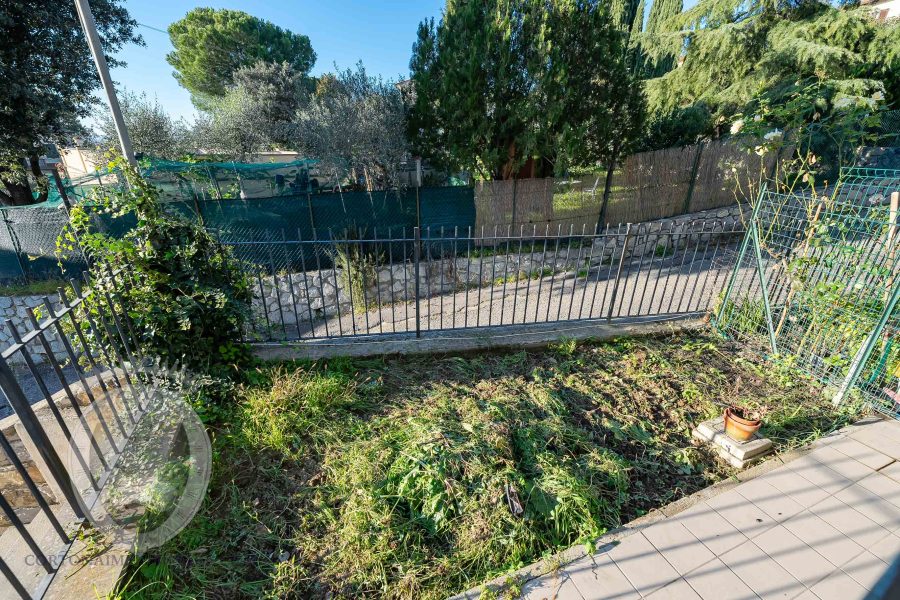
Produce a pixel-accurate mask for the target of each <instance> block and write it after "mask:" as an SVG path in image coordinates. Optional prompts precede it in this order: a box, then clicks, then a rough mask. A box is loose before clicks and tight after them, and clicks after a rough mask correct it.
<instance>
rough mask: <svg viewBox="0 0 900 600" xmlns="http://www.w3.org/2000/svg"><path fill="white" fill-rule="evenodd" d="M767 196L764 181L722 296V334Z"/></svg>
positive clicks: (719, 326) (719, 325)
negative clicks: (736, 284)
mask: <svg viewBox="0 0 900 600" xmlns="http://www.w3.org/2000/svg"><path fill="white" fill-rule="evenodd" d="M765 194H766V182H765V181H764V182H763V184H762V187H761V188H760V190H759V197H758V198H757V199H756V206H754V207H753V212H751V213H750V220H749V221H748V223H747V232H746V233H744V239H743V240H742V241H741V249H740V250H739V251H738V256H737V260H736V261H735V263H734V269H732V271H731V277H729V278H728V286H727V287H726V288H725V295H724V296H722V304H721V305H720V308H719V314H717V315H716V319H715V326H716V329H718V330H719V331H720V332H721V331H722V315H723V314H724V313H725V308H726V307H727V306H728V301H729V300H730V299H731V292H732V291H733V290H734V283H735V281H736V280H737V274H738V271H739V270H740V268H741V263H742V262H743V261H744V256H746V254H747V245H748V244H749V243H750V237H751V234H750V228H752V227H756V221H757V220H758V217H759V210H760V207H761V206H762V199H763V196H764V195H765Z"/></svg>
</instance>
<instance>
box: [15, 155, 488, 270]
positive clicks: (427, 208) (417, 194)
mask: <svg viewBox="0 0 900 600" xmlns="http://www.w3.org/2000/svg"><path fill="white" fill-rule="evenodd" d="M313 166H314V163H312V162H311V161H295V162H292V163H282V164H277V163H272V164H261V165H260V164H238V163H196V164H192V163H174V162H162V161H155V162H152V163H145V164H144V166H143V169H142V171H143V174H144V176H145V177H146V178H147V179H148V180H149V181H151V182H152V183H153V184H154V185H155V186H157V187H158V188H159V189H160V190H161V191H162V196H163V200H164V201H165V206H166V207H167V209H169V210H171V211H173V212H177V213H179V214H182V215H184V216H186V217H189V218H192V219H198V220H202V222H203V224H204V225H205V226H206V227H208V228H209V229H210V230H212V231H214V232H216V234H217V235H218V236H219V237H220V239H222V240H223V241H225V242H226V243H229V244H232V245H233V246H234V247H235V249H236V251H237V252H238V254H239V255H240V256H241V257H242V258H243V259H245V260H248V261H251V262H254V263H257V264H259V265H266V266H271V264H272V261H273V260H274V258H273V256H271V254H272V248H271V244H272V242H280V241H285V242H290V241H295V240H300V239H305V240H310V239H313V237H314V236H315V237H316V238H317V239H322V240H326V239H329V238H332V237H336V238H345V237H351V238H353V239H360V238H363V239H370V238H373V237H378V238H381V239H383V238H385V237H397V236H402V235H404V232H405V235H406V236H409V237H411V236H412V232H413V228H414V227H416V226H417V225H418V226H420V227H421V228H422V229H423V231H425V230H429V229H430V230H432V231H434V232H437V231H439V230H440V229H441V228H444V229H445V230H447V231H448V232H449V231H452V230H453V229H454V228H456V229H458V231H460V232H464V231H467V230H468V228H470V227H473V226H474V225H475V201H474V191H473V189H472V188H470V187H462V186H460V187H443V188H419V189H416V188H410V189H405V190H386V191H373V192H367V191H341V190H338V191H333V192H331V191H329V192H325V191H322V190H323V189H324V188H323V186H313V185H312V184H311V183H310V181H312V180H304V177H306V175H304V174H303V173H306V174H309V173H312V174H313V175H315V170H314V169H312V167H313ZM304 169H306V171H303V170H304ZM301 175H302V176H301ZM118 182H119V178H118V176H117V175H116V174H115V173H98V174H97V175H96V177H92V178H84V179H82V180H78V181H75V182H68V181H67V182H65V185H66V188H67V194H68V195H69V197H70V200H71V201H72V202H79V201H88V202H89V201H90V197H91V194H92V193H94V192H95V191H96V190H97V189H98V187H99V185H100V184H101V183H102V184H103V185H105V186H116V185H119V183H118ZM88 184H91V185H88ZM303 185H305V186H306V189H307V190H312V189H313V187H316V189H317V190H319V191H317V192H313V191H301V188H302V187H303ZM329 189H330V188H329ZM53 191H54V192H55V193H54V194H51V197H50V199H49V200H48V201H47V202H44V203H41V204H36V205H32V206H28V207H21V208H14V209H5V210H3V211H0V212H2V213H3V214H5V215H7V217H6V218H7V220H8V221H9V222H10V225H9V226H7V227H0V279H19V278H24V279H34V278H39V277H47V276H52V275H54V274H58V271H59V269H58V265H57V263H56V258H55V257H54V256H53V249H54V248H55V244H56V238H57V236H58V235H59V232H60V230H61V229H62V227H63V225H64V223H65V212H64V210H63V207H62V206H61V199H60V198H59V194H58V192H57V191H56V190H53ZM254 194H269V195H266V196H264V197H255V196H254ZM13 215H15V216H13ZM131 226H133V223H131V222H130V221H129V220H128V219H115V220H110V219H104V221H103V223H102V227H103V228H104V229H105V230H106V231H107V232H109V233H110V234H112V235H115V236H121V235H123V234H124V233H125V232H126V231H127V230H128V229H129V228H130V227H131ZM307 248H308V249H309V250H310V253H308V254H305V255H302V256H301V255H299V254H296V255H295V257H294V258H293V259H292V260H291V261H290V264H288V265H285V266H284V268H291V269H294V270H300V269H302V268H304V262H305V261H308V265H307V266H310V265H314V264H316V260H317V259H318V260H320V261H326V262H327V261H328V260H329V259H330V257H328V256H324V255H323V256H318V257H317V256H316V255H315V254H314V253H312V248H310V247H307ZM276 258H277V257H276ZM23 265H24V266H23ZM73 268H74V266H73Z"/></svg>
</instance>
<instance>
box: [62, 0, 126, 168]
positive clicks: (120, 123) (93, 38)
mask: <svg viewBox="0 0 900 600" xmlns="http://www.w3.org/2000/svg"><path fill="white" fill-rule="evenodd" d="M75 9H76V10H77V11H78V20H79V21H81V28H82V29H84V35H85V37H87V43H88V48H90V50H91V54H92V55H93V56H94V64H96V65H97V73H99V75H100V82H101V83H102V84H103V91H104V92H106V100H107V102H108V103H109V110H110V112H111V113H112V117H113V123H114V124H115V126H116V133H118V134H119V145H120V146H121V147H122V155H123V156H124V157H125V158H126V159H127V160H128V162H129V164H131V166H132V167H137V161H136V160H135V159H134V150H133V149H132V148H131V136H129V135H128V129H127V128H126V127H125V119H123V118H122V109H121V108H120V107H119V100H118V98H116V88H114V87H113V82H112V78H111V77H110V76H109V66H107V64H106V56H105V55H104V54H103V48H102V46H101V45H100V36H99V35H97V24H96V23H95V22H94V15H93V13H91V5H90V4H88V0H75Z"/></svg>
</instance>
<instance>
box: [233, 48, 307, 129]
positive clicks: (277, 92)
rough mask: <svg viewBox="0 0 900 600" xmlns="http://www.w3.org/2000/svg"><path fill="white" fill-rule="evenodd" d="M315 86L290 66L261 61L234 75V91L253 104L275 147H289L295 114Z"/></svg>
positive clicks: (242, 68)
mask: <svg viewBox="0 0 900 600" xmlns="http://www.w3.org/2000/svg"><path fill="white" fill-rule="evenodd" d="M310 88H311V82H310V80H309V79H308V78H307V77H306V76H305V75H304V74H303V73H300V72H299V71H297V70H296V69H295V68H294V67H293V66H291V64H290V63H288V62H281V63H267V62H263V61H259V62H257V63H255V64H254V65H251V66H249V67H241V68H240V69H238V70H237V71H235V72H234V89H236V90H240V93H242V94H244V95H245V96H246V97H247V98H248V99H250V100H251V102H253V103H254V104H255V105H256V107H257V109H258V110H259V111H260V114H259V115H258V117H257V120H258V121H259V123H260V126H261V127H262V128H263V129H265V130H266V131H265V137H266V138H267V139H268V141H269V142H271V143H273V144H282V145H283V144H286V143H287V142H288V140H289V138H290V135H291V127H290V124H291V122H292V121H293V119H294V114H295V113H296V112H297V110H298V109H299V108H300V107H301V106H303V105H304V104H305V103H306V102H307V100H308V98H309V94H310V91H311V90H310Z"/></svg>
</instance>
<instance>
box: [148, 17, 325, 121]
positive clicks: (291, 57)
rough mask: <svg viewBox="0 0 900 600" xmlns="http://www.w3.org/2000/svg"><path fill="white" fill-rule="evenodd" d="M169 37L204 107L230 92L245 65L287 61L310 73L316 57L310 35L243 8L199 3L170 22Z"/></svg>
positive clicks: (178, 66)
mask: <svg viewBox="0 0 900 600" xmlns="http://www.w3.org/2000/svg"><path fill="white" fill-rule="evenodd" d="M169 38H170V39H171V41H172V45H173V46H174V47H175V50H174V51H173V52H170V53H169V54H168V56H166V60H167V61H168V62H169V64H170V65H172V67H173V68H174V69H175V73H174V75H175V79H177V80H178V83H180V84H181V85H182V86H184V87H185V88H186V89H187V90H188V91H189V92H190V93H191V95H192V97H193V99H194V102H195V104H197V105H198V106H201V107H202V106H204V104H205V103H207V102H208V99H209V98H220V97H222V96H224V95H225V93H226V91H227V90H228V89H229V87H231V85H232V84H233V82H234V81H233V78H234V74H235V72H236V71H237V70H238V69H240V68H241V67H247V66H250V65H253V64H255V63H257V62H258V61H264V62H267V63H282V62H286V63H288V64H289V65H290V67H291V68H292V69H293V70H295V71H296V72H297V73H299V74H301V75H306V74H307V73H308V72H309V70H310V69H311V68H312V66H313V65H314V64H315V62H316V53H315V52H313V49H312V45H311V44H310V42H309V38H308V37H306V36H305V35H300V34H295V33H292V32H291V31H288V30H286V29H282V28H280V27H278V26H276V25H274V24H272V23H270V22H269V21H265V20H263V19H259V18H257V17H254V16H252V15H248V14H247V13H245V12H241V11H237V10H227V9H222V10H215V9H212V8H195V9H194V10H192V11H190V12H189V13H187V15H186V16H185V17H184V18H183V19H181V20H180V21H176V22H175V23H172V24H171V25H169Z"/></svg>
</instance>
